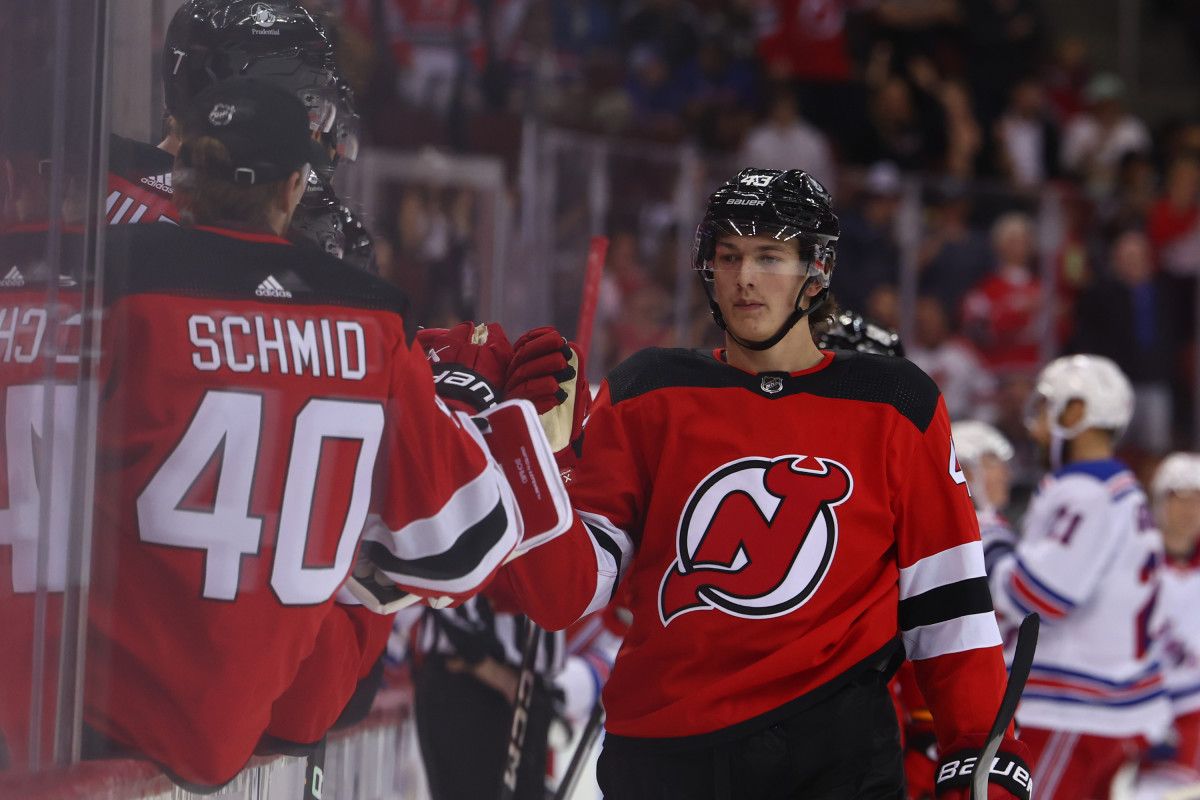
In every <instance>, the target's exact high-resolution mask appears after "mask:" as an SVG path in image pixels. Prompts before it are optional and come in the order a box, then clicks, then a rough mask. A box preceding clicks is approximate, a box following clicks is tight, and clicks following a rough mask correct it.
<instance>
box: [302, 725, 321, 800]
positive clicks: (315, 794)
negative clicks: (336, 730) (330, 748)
mask: <svg viewBox="0 0 1200 800" xmlns="http://www.w3.org/2000/svg"><path fill="white" fill-rule="evenodd" d="M324 791H325V739H322V740H321V741H319V742H317V744H316V746H315V747H314V748H313V749H312V752H310V753H309V754H308V756H307V757H306V758H305V759H304V795H303V800H321V796H322V794H323V793H324Z"/></svg>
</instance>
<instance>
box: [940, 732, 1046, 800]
mask: <svg viewBox="0 0 1200 800" xmlns="http://www.w3.org/2000/svg"><path fill="white" fill-rule="evenodd" d="M981 749H983V737H972V738H971V739H960V740H959V741H957V742H955V743H954V745H953V746H951V747H949V748H947V750H946V755H944V756H942V758H941V760H940V761H939V762H938V770H937V777H936V781H937V782H936V787H937V790H936V791H937V795H936V796H937V798H938V800H971V781H972V780H973V779H974V778H975V767H976V762H977V761H978V760H979V751H980V750H981ZM1028 756H1029V751H1028V750H1027V749H1026V747H1025V744H1024V742H1021V741H1018V740H1017V739H1011V738H1007V737H1006V738H1005V739H1004V741H1003V742H1001V743H1000V749H999V750H998V751H997V752H996V757H995V758H994V759H993V761H992V764H991V771H990V772H989V773H988V795H987V800H1029V795H1030V792H1031V791H1032V790H1033V775H1032V773H1031V772H1030V769H1029V761H1028Z"/></svg>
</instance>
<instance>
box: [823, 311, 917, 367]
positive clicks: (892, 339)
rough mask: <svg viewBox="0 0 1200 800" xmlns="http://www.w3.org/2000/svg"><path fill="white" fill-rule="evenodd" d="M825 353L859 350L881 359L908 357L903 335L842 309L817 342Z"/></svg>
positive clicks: (854, 312)
mask: <svg viewBox="0 0 1200 800" xmlns="http://www.w3.org/2000/svg"><path fill="white" fill-rule="evenodd" d="M817 347H820V348H821V349H822V350H855V351H857V352H859V353H876V354H878V355H881V356H901V357H903V356H904V345H903V344H901V342H900V334H899V333H897V332H896V331H894V330H892V329H891V328H887V327H884V326H883V325H877V324H875V323H874V322H871V321H870V320H869V319H867V318H866V317H864V316H863V315H862V314H859V313H858V312H857V311H848V310H842V311H839V312H838V314H837V315H836V316H835V317H834V318H833V324H832V325H831V326H830V327H829V329H828V330H826V331H825V332H823V333H822V334H821V335H820V336H819V337H818V339H817Z"/></svg>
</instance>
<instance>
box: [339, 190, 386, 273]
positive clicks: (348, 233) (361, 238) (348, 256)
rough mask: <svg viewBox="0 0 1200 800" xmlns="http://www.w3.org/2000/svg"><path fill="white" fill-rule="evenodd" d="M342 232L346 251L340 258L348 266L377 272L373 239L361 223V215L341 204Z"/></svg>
mask: <svg viewBox="0 0 1200 800" xmlns="http://www.w3.org/2000/svg"><path fill="white" fill-rule="evenodd" d="M341 214H342V232H343V234H345V237H346V253H345V255H343V256H342V259H343V260H344V261H345V262H346V263H347V264H349V265H350V266H352V267H354V268H356V269H361V270H363V271H364V272H370V273H371V274H372V275H378V274H379V264H378V263H377V262H376V261H375V240H374V239H372V238H371V232H370V231H368V230H367V226H366V225H365V224H364V223H363V220H362V217H360V216H359V215H358V214H356V213H354V210H353V209H352V208H350V207H349V206H347V205H344V204H343V205H342V206H341Z"/></svg>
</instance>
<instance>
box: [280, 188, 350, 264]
mask: <svg viewBox="0 0 1200 800" xmlns="http://www.w3.org/2000/svg"><path fill="white" fill-rule="evenodd" d="M291 231H292V238H293V239H297V240H299V241H301V242H303V243H305V244H309V245H312V246H314V247H316V248H317V249H318V250H320V251H321V252H323V253H328V254H329V255H331V256H333V257H335V258H342V257H344V256H345V254H346V235H345V233H344V232H343V231H342V217H341V204H340V202H339V201H338V199H337V196H336V195H335V194H334V193H333V190H332V189H331V188H329V187H328V186H326V185H324V184H319V185H317V186H316V187H315V188H314V187H313V186H312V185H311V184H310V186H309V188H308V189H307V190H306V191H305V192H304V196H303V197H301V198H300V204H299V205H297V206H296V211H295V213H293V214H292V227H291Z"/></svg>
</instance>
